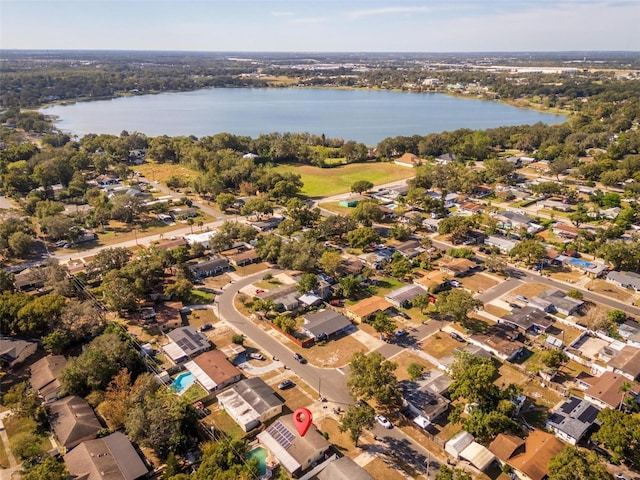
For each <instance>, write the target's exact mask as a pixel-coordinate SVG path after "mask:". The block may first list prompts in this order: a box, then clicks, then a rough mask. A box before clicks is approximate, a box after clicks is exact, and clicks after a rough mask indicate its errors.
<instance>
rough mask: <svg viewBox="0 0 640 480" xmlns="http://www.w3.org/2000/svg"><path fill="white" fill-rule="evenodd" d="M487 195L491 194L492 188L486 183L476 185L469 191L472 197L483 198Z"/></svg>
mask: <svg viewBox="0 0 640 480" xmlns="http://www.w3.org/2000/svg"><path fill="white" fill-rule="evenodd" d="M489 195H493V188H491V187H489V186H487V185H477V186H475V187H473V190H472V191H471V196H472V197H474V198H485V197H488V196H489Z"/></svg>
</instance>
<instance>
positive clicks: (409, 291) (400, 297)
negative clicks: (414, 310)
mask: <svg viewBox="0 0 640 480" xmlns="http://www.w3.org/2000/svg"><path fill="white" fill-rule="evenodd" d="M426 293H427V291H426V290H425V289H424V288H422V287H421V286H420V285H416V284H415V283H412V284H410V285H404V286H403V287H400V288H396V289H395V290H392V291H390V292H389V293H387V294H386V295H385V296H384V298H385V299H386V300H387V302H389V303H390V304H391V305H395V306H396V307H398V308H400V307H403V308H404V307H406V306H407V305H409V304H410V303H411V301H412V300H413V299H414V298H416V297H417V296H420V295H425V294H426Z"/></svg>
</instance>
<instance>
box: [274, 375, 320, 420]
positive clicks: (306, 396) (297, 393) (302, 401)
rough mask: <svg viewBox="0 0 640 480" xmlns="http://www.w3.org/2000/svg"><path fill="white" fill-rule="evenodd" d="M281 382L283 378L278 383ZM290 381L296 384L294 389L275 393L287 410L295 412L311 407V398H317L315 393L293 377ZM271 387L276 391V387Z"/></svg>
mask: <svg viewBox="0 0 640 480" xmlns="http://www.w3.org/2000/svg"><path fill="white" fill-rule="evenodd" d="M282 380H283V378H279V379H278V383H280V382H281V381H282ZM292 380H293V381H294V382H295V383H296V386H295V387H293V388H288V389H287V390H277V392H278V395H280V396H281V397H282V399H283V400H284V401H285V404H286V406H287V408H288V409H289V410H291V411H292V412H295V411H296V410H297V409H298V408H302V407H308V406H309V405H311V403H313V398H317V393H315V392H313V391H312V390H311V388H310V387H309V386H308V385H307V384H306V383H304V381H303V380H301V379H299V378H298V377H295V376H294V377H293V378H292ZM272 387H273V388H276V389H277V386H276V385H272ZM285 413H288V412H285Z"/></svg>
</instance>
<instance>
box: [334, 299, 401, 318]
mask: <svg viewBox="0 0 640 480" xmlns="http://www.w3.org/2000/svg"><path fill="white" fill-rule="evenodd" d="M392 307H393V305H391V304H390V303H389V302H387V301H386V300H385V299H384V298H380V297H376V296H373V297H369V298H365V299H364V300H361V301H359V302H358V303H356V304H355V305H351V306H350V307H347V308H346V309H345V314H346V315H347V316H348V317H350V318H353V319H354V320H355V321H357V322H366V321H367V319H369V318H370V317H372V316H374V315H376V314H377V313H380V312H386V311H387V310H389V309H390V308H392Z"/></svg>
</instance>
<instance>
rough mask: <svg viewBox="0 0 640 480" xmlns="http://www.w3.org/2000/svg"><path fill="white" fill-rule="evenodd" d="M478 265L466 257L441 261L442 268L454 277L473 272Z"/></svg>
mask: <svg viewBox="0 0 640 480" xmlns="http://www.w3.org/2000/svg"><path fill="white" fill-rule="evenodd" d="M477 266H478V265H476V263H475V262H473V261H471V260H468V259H466V258H456V259H454V260H452V261H451V262H447V263H444V262H442V263H440V270H442V271H443V272H445V273H448V274H449V275H453V276H454V277H460V276H463V275H466V274H467V273H469V272H471V271H472V270H473V269H475V268H476V267H477Z"/></svg>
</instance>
